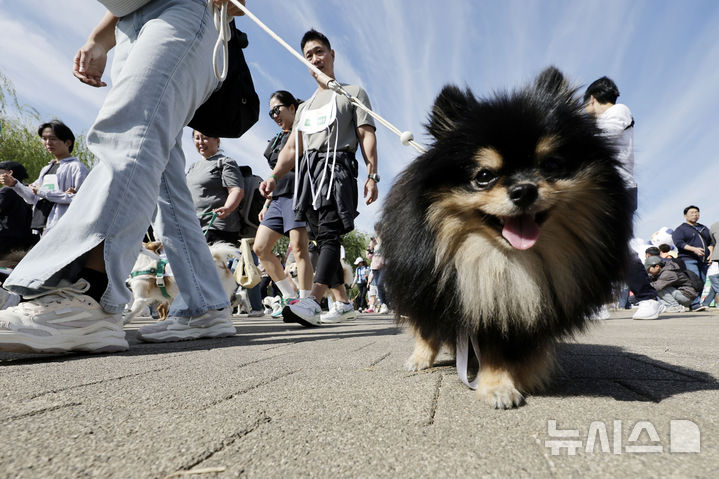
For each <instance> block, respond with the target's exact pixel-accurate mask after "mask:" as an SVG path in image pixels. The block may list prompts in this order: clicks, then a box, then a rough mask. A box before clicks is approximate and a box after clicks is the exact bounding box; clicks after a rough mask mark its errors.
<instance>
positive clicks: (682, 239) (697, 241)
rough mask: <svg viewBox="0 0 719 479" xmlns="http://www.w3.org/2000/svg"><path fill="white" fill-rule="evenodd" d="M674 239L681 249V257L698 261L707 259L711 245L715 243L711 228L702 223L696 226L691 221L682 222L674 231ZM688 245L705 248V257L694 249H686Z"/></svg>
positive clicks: (679, 255) (678, 248) (675, 244)
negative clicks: (701, 256)
mask: <svg viewBox="0 0 719 479" xmlns="http://www.w3.org/2000/svg"><path fill="white" fill-rule="evenodd" d="M672 241H674V246H676V247H677V250H679V254H678V257H679V258H689V259H694V260H697V261H706V259H707V258H708V257H709V246H711V245H713V244H714V240H713V239H712V236H711V233H710V232H709V228H707V227H706V226H704V225H703V224H701V223H697V224H696V225H694V226H692V225H690V224H689V223H682V224H681V225H679V226H678V227H677V229H675V230H674V232H673V233H672ZM687 245H689V246H696V247H699V248H704V258H700V257H699V256H698V255H697V254H696V253H694V252H693V251H687V250H686V249H684V247H685V246H687Z"/></svg>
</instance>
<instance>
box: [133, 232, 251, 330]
mask: <svg viewBox="0 0 719 479" xmlns="http://www.w3.org/2000/svg"><path fill="white" fill-rule="evenodd" d="M142 246H143V249H142V251H141V252H140V254H139V255H138V257H137V261H135V265H134V266H133V267H132V273H130V278H129V279H128V281H127V282H128V286H129V287H130V290H131V291H132V296H133V302H132V306H131V307H130V311H129V312H128V313H127V314H126V315H125V317H124V322H125V324H127V323H129V322H130V321H132V319H133V318H135V317H136V316H137V315H138V314H139V313H140V312H142V311H143V310H144V309H145V308H146V307H147V306H149V305H150V304H152V303H154V302H159V303H160V307H158V313H160V319H161V320H164V319H166V318H167V313H168V311H169V305H170V304H171V303H172V300H173V299H175V297H176V296H177V293H178V292H179V291H178V289H177V283H176V282H175V278H173V277H172V273H171V271H170V270H168V271H167V273H168V274H166V275H164V276H162V283H163V284H162V287H161V285H160V284H159V283H158V276H157V274H156V273H155V270H156V269H157V265H158V261H160V259H161V257H160V253H161V252H162V244H161V243H160V242H159V241H153V242H152V243H143V245H142ZM210 253H211V254H212V259H213V261H214V262H215V266H216V267H217V273H218V274H219V275H220V281H221V282H222V287H223V289H224V290H225V292H226V293H227V297H228V298H229V297H231V296H232V294H233V293H234V292H235V289H237V283H236V282H235V279H234V277H233V275H232V271H230V268H228V267H227V260H228V258H232V257H237V256H238V254H239V253H238V251H237V248H235V247H234V246H232V245H231V244H228V243H215V244H213V245H211V246H210ZM168 267H169V265H168ZM137 273H141V274H137ZM163 288H164V292H163Z"/></svg>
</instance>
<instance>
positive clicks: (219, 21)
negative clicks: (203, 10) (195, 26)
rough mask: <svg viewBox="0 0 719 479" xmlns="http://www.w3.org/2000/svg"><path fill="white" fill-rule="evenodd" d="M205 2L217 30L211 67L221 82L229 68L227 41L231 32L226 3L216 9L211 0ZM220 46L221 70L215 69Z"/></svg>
mask: <svg viewBox="0 0 719 479" xmlns="http://www.w3.org/2000/svg"><path fill="white" fill-rule="evenodd" d="M207 3H208V4H209V7H210V9H211V10H212V16H213V19H214V21H215V28H216V29H217V32H218V36H217V41H216V42H215V48H214V50H213V51H212V68H214V70H215V78H217V79H218V80H219V81H221V82H223V81H225V78H227V70H228V68H229V67H228V60H229V54H228V48H227V42H229V41H230V34H231V32H230V24H229V20H228V19H227V4H226V3H223V4H222V8H220V9H218V8H217V6H215V4H214V3H212V0H207ZM220 48H222V71H219V70H218V69H217V51H218V50H219V49H220Z"/></svg>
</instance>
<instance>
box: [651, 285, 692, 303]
mask: <svg viewBox="0 0 719 479" xmlns="http://www.w3.org/2000/svg"><path fill="white" fill-rule="evenodd" d="M657 293H658V294H659V299H660V300H661V301H662V302H663V303H664V304H666V305H667V306H677V305H682V306H687V307H689V305H690V304H691V303H692V300H691V299H689V298H687V297H686V296H684V294H683V293H682V292H681V291H679V290H678V289H676V288H674V287H673V286H667V287H666V288H664V289H662V290H661V291H658V292H657Z"/></svg>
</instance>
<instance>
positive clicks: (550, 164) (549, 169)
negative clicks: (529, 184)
mask: <svg viewBox="0 0 719 479" xmlns="http://www.w3.org/2000/svg"><path fill="white" fill-rule="evenodd" d="M539 167H540V168H541V170H542V171H543V172H544V173H549V174H552V173H555V174H556V173H559V172H561V171H562V170H564V161H563V160H562V159H561V158H547V159H546V160H544V161H542V163H541V164H540V165H539Z"/></svg>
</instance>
